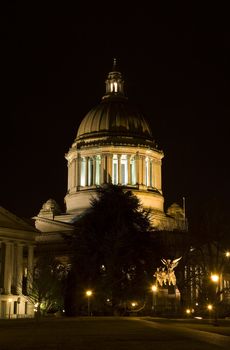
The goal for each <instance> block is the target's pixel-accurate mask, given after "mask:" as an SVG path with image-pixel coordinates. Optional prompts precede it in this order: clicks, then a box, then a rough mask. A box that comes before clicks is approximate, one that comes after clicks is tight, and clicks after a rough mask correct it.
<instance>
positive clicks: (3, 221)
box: [0, 207, 37, 232]
mask: <svg viewBox="0 0 230 350" xmlns="http://www.w3.org/2000/svg"><path fill="white" fill-rule="evenodd" d="M1 228H4V229H5V228H7V229H13V230H22V231H34V232H37V230H36V228H35V227H34V226H33V225H32V224H30V223H28V222H27V221H25V220H23V219H21V218H19V217H18V216H16V215H15V214H13V213H11V212H9V211H8V210H6V209H5V208H3V207H0V230H1Z"/></svg>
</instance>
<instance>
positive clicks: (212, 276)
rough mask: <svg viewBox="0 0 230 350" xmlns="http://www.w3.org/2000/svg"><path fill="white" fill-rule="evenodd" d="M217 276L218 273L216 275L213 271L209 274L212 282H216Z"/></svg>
mask: <svg viewBox="0 0 230 350" xmlns="http://www.w3.org/2000/svg"><path fill="white" fill-rule="evenodd" d="M219 278H220V277H219V275H217V274H216V273H215V274H211V280H212V282H214V283H218V281H219Z"/></svg>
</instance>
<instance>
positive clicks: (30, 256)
mask: <svg viewBox="0 0 230 350" xmlns="http://www.w3.org/2000/svg"><path fill="white" fill-rule="evenodd" d="M33 261H34V246H32V245H29V246H28V260H27V271H28V273H27V290H29V289H30V288H31V287H32V283H33Z"/></svg>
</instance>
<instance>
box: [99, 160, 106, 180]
mask: <svg viewBox="0 0 230 350" xmlns="http://www.w3.org/2000/svg"><path fill="white" fill-rule="evenodd" d="M104 182H105V155H104V154H102V155H101V169H100V184H101V185H103V184H104Z"/></svg>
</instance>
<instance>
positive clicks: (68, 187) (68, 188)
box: [67, 162, 70, 192]
mask: <svg viewBox="0 0 230 350" xmlns="http://www.w3.org/2000/svg"><path fill="white" fill-rule="evenodd" d="M67 167H68V184H67V191H68V192H69V190H70V162H68V165H67Z"/></svg>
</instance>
